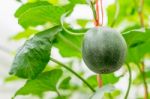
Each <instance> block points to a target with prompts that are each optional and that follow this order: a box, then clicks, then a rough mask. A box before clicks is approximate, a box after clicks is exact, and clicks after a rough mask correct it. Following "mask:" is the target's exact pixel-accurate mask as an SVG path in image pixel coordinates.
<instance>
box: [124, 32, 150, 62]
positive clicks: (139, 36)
mask: <svg viewBox="0 0 150 99" xmlns="http://www.w3.org/2000/svg"><path fill="white" fill-rule="evenodd" d="M123 36H124V38H125V40H126V42H127V45H128V55H127V59H126V62H135V63H139V62H140V61H141V60H142V58H144V55H145V54H147V53H150V45H149V43H150V38H149V37H150V29H136V30H131V31H128V32H126V33H123Z"/></svg>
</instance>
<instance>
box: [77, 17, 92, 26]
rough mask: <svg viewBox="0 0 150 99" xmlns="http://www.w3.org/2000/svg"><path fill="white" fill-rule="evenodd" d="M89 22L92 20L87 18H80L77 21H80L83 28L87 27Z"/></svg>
mask: <svg viewBox="0 0 150 99" xmlns="http://www.w3.org/2000/svg"><path fill="white" fill-rule="evenodd" d="M88 22H90V20H87V19H78V20H77V23H78V24H79V25H80V26H81V27H82V28H85V27H86V25H87V23H88Z"/></svg>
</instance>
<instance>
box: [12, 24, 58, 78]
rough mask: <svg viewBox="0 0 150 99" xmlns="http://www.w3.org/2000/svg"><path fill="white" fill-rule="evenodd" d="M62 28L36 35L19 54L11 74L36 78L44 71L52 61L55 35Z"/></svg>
mask: <svg viewBox="0 0 150 99" xmlns="http://www.w3.org/2000/svg"><path fill="white" fill-rule="evenodd" d="M60 31H61V27H59V26H55V27H53V28H50V29H48V30H45V31H42V32H40V33H38V34H36V35H35V36H34V37H33V38H31V39H30V40H28V41H26V43H25V44H24V45H23V46H22V47H21V48H20V50H19V51H18V52H17V54H16V56H15V59H14V61H13V64H12V68H11V70H10V74H14V75H16V76H19V77H22V78H35V77H36V76H37V75H38V74H39V73H41V72H42V71H43V69H44V68H45V66H46V65H47V63H48V61H49V59H50V50H51V46H52V42H53V40H54V38H55V35H56V34H57V33H58V32H60Z"/></svg>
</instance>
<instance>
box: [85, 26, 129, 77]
mask: <svg viewBox="0 0 150 99" xmlns="http://www.w3.org/2000/svg"><path fill="white" fill-rule="evenodd" d="M126 53H127V44H126V42H125V40H124V38H123V36H122V35H121V33H119V32H117V31H116V30H115V29H112V28H109V27H94V28H91V29H89V30H88V31H87V33H86V34H85V35H84V40H83V45H82V57H83V60H84V62H85V64H86V65H87V67H88V68H89V69H90V70H92V71H93V72H95V73H98V74H107V73H112V72H114V71H116V70H118V69H119V68H120V67H121V66H122V65H123V64H124V61H125V57H126Z"/></svg>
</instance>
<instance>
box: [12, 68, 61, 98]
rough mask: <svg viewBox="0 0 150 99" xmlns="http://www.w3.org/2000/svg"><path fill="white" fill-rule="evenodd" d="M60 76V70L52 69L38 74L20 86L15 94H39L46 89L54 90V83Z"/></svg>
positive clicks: (55, 83)
mask: <svg viewBox="0 0 150 99" xmlns="http://www.w3.org/2000/svg"><path fill="white" fill-rule="evenodd" d="M61 76H62V70H60V69H54V70H51V71H47V72H44V73H42V74H40V75H39V76H38V77H37V78H36V79H33V80H28V81H27V82H26V83H25V85H24V86H23V87H22V88H20V89H19V90H18V91H17V92H16V94H15V96H17V95H28V94H34V95H40V94H42V93H43V92H46V91H56V85H57V83H58V81H59V79H60V77H61Z"/></svg>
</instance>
